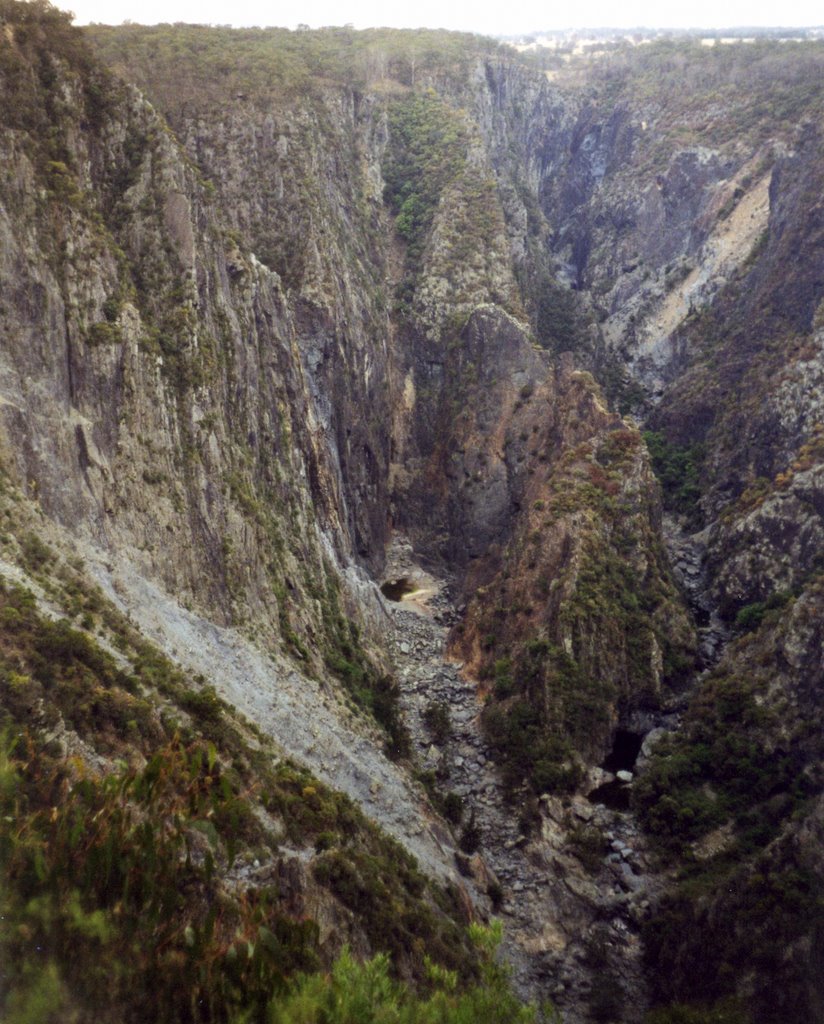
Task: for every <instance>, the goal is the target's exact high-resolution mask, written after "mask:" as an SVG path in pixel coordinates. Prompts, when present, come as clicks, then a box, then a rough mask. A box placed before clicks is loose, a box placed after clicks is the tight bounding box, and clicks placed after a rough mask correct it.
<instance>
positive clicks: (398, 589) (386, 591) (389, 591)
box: [381, 576, 415, 601]
mask: <svg viewBox="0 0 824 1024" xmlns="http://www.w3.org/2000/svg"><path fill="white" fill-rule="evenodd" d="M414 589H415V584H414V583H411V582H410V581H409V580H408V579H407V577H406V576H402V577H401V578H400V579H397V580H387V581H386V583H382V584H381V593H382V594H383V596H384V597H388V598H389V600H390V601H402V600H403V597H404V595H405V594H411V593H412V591H413V590H414Z"/></svg>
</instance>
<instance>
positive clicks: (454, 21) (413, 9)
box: [55, 0, 824, 34]
mask: <svg viewBox="0 0 824 1024" xmlns="http://www.w3.org/2000/svg"><path fill="white" fill-rule="evenodd" d="M55 2H56V3H57V6H59V7H62V8H63V9H65V10H72V11H74V13H75V15H76V17H77V22H78V23H79V24H85V23H87V22H90V21H100V22H104V23H106V24H110V25H119V24H120V23H121V22H122V21H125V20H127V19H128V20H131V21H136V22H140V23H142V24H145V25H153V24H156V23H157V22H164V21H186V22H197V23H204V24H215V25H229V24H231V25H261V26H263V25H283V26H285V27H287V28H294V27H295V26H296V25H297V24H299V23H305V24H307V25H310V26H311V27H312V28H318V27H320V26H322V25H343V24H346V23H347V22H351V23H352V24H353V25H354V26H355V28H368V27H374V26H380V25H387V26H393V27H398V28H418V27H422V26H423V27H427V28H450V29H464V30H471V31H475V32H486V33H491V34H514V33H519V32H530V31H536V30H539V29H546V28H586V27H594V26H603V27H615V28H623V27H626V28H631V27H636V26H646V27H650V28H654V27H666V28H687V27H702V28H724V27H728V26H733V25H761V26H765V25H787V26H810V25H820V24H821V23H822V20H824V18H823V17H822V6H821V0H784V2H783V3H775V2H774V0H772V2H770V3H767V2H764V0H726V2H724V3H719V2H718V0H664V2H661V0H658V2H656V0H624V2H623V3H621V4H615V3H614V0H613V2H608V0H578V2H577V3H563V4H560V3H556V4H548V3H545V2H539V0H516V2H514V3H506V2H505V0H504V2H500V0H498V2H496V3H490V2H487V3H478V0H456V2H453V3H451V4H447V3H445V2H444V0H411V2H409V0H407V2H406V3H404V4H392V5H387V4H386V3H381V2H380V0H273V2H266V0H55Z"/></svg>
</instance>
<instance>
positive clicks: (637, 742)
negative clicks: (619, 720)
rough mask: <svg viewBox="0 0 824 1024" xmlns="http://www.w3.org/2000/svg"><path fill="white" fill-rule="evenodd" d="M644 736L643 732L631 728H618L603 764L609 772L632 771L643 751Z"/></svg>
mask: <svg viewBox="0 0 824 1024" xmlns="http://www.w3.org/2000/svg"><path fill="white" fill-rule="evenodd" d="M643 742H644V737H643V735H642V734H641V733H637V732H630V731H629V729H616V731H615V739H614V740H613V741H612V750H611V751H610V752H609V754H607V757H606V760H605V761H604V763H603V765H602V766H601V767H602V768H603V769H604V771H607V772H621V771H624V772H631V771H632V770H633V768H634V767H635V762H636V761H637V760H638V755H639V754H640V753H641V744H642V743H643Z"/></svg>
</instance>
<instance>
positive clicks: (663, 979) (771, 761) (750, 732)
mask: <svg viewBox="0 0 824 1024" xmlns="http://www.w3.org/2000/svg"><path fill="white" fill-rule="evenodd" d="M821 594H822V581H821V579H820V578H819V579H818V580H817V581H813V582H811V583H810V585H809V587H808V589H807V590H806V593H805V595H804V596H803V597H802V598H798V599H797V600H792V599H785V600H784V601H782V602H778V603H776V604H775V605H774V606H773V607H772V608H771V609H765V611H764V613H763V614H762V615H761V616H760V618H759V626H758V628H757V630H756V631H755V632H749V633H747V634H745V635H743V636H742V637H741V638H740V639H739V640H737V641H736V642H735V645H734V647H733V650H732V652H731V659H730V660H731V662H732V666H733V667H732V668H726V669H720V668H719V669H718V670H716V671H715V672H714V673H713V674H712V675H711V676H710V677H709V678H708V679H707V680H706V681H705V682H704V683H703V685H702V686H701V688H700V689H699V690H698V692H697V693H696V695H695V696H694V698H693V700H692V701H691V704H690V707H689V710H688V712H687V714H686V716H685V720H684V725H683V729H682V730H681V731H679V732H678V733H677V734H674V735H672V736H670V737H668V738H666V739H664V740H662V741H661V742H660V743H659V744H658V746H657V747H656V748H655V753H654V756H653V759H652V763H651V765H650V766H649V767H648V768H647V770H646V771H645V772H644V773H643V774H642V776H641V777H640V779H639V781H638V782H637V783H636V786H635V795H634V800H635V805H636V809H637V811H638V813H639V815H640V818H641V821H642V822H643V824H644V826H645V828H646V829H647V831H648V832H649V834H650V835H651V836H652V837H653V838H654V840H655V842H656V844H657V846H658V848H659V850H660V853H661V856H662V857H663V859H664V860H665V861H666V862H667V863H670V864H673V865H677V866H678V878H677V883H676V885H675V886H674V887H673V888H672V890H671V892H670V893H669V894H668V895H667V897H666V898H665V899H664V901H663V903H662V904H661V906H660V907H659V908H658V910H657V912H656V914H655V915H654V916H653V918H652V919H651V921H650V922H649V925H648V928H647V935H646V939H647V945H646V949H647V952H648V958H649V963H650V967H651V976H652V977H653V978H654V979H655V985H656V989H657V994H658V997H659V998H660V999H662V1000H664V1001H669V1000H681V1001H684V1002H688V1001H691V1000H692V999H693V998H694V996H693V995H692V993H693V992H696V991H700V992H701V994H702V999H704V1000H707V1001H710V1002H711V1001H713V1000H721V1001H724V1000H727V1004H726V1005H728V1008H729V1007H732V1005H733V1003H736V1001H735V996H736V993H740V981H741V976H742V974H744V975H746V976H747V977H748V978H750V982H749V984H750V988H751V994H750V997H749V998H748V999H747V1000H744V1001H741V1002H740V1004H738V1003H736V1005H738V1007H739V1008H738V1010H737V1011H736V1012H737V1014H738V1016H735V1015H733V1017H732V1018H731V1019H733V1020H738V1019H740V1020H742V1021H748V1020H750V1019H752V1020H753V1021H755V1020H758V1021H765V1022H770V1024H772V1022H775V1024H778V1022H780V1021H785V1020H788V1019H790V1020H795V1019H798V1020H801V1019H805V1015H806V1013H807V1012H808V1006H809V1002H808V1000H809V994H808V980H807V971H806V968H805V965H804V958H803V956H800V955H797V954H795V955H792V956H788V955H787V951H788V950H790V949H793V950H795V949H797V948H798V944H799V943H801V944H803V941H804V940H803V938H802V937H803V936H804V935H805V934H806V933H808V932H809V931H810V929H812V930H813V931H814V930H815V929H816V928H817V927H819V926H820V922H821V920H822V915H824V903H822V899H821V892H820V879H819V877H818V874H817V869H816V866H815V857H814V850H813V849H812V848H808V847H806V844H805V843H804V842H802V841H799V839H798V838H797V836H796V837H795V838H794V837H793V830H794V823H795V822H797V821H799V820H801V818H802V817H803V816H804V814H805V813H808V812H809V810H810V808H811V807H812V805H813V802H814V801H815V800H816V799H817V798H819V797H820V793H821V792H822V787H823V785H824V780H822V778H821V769H820V765H821V761H822V757H824V748H823V747H822V743H821V736H820V730H819V729H818V728H817V727H816V725H815V721H814V715H813V713H812V709H811V707H810V706H809V705H808V701H809V699H810V695H809V692H806V693H805V690H804V685H805V684H802V689H801V692H794V689H793V686H792V684H791V683H790V682H789V681H788V680H787V679H786V678H781V677H780V678H781V682H782V683H783V685H778V686H776V681H777V680H776V677H775V676H776V673H775V670H774V666H775V665H776V663H777V659H776V652H777V650H780V648H781V645H782V643H783V642H784V638H785V637H787V636H788V635H790V634H791V632H792V631H793V630H794V629H798V628H799V626H798V623H799V622H801V623H805V624H806V625H805V626H804V628H810V626H811V624H812V623H813V622H814V621H815V617H816V616H818V615H820V601H821ZM811 671H812V672H813V673H814V672H815V669H814V668H812V669H811ZM730 1012H731V1010H730ZM664 1019H666V1018H664ZM674 1019H677V1017H676V1018H674ZM699 1019H700V1018H699ZM709 1019H715V1018H709Z"/></svg>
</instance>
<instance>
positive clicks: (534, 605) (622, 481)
mask: <svg viewBox="0 0 824 1024" xmlns="http://www.w3.org/2000/svg"><path fill="white" fill-rule="evenodd" d="M640 449H641V438H640V436H639V435H638V434H637V433H635V432H634V431H630V430H626V429H624V430H615V431H613V432H612V433H610V434H608V435H607V436H606V438H605V439H604V441H603V442H602V443H598V444H596V443H593V442H585V443H583V444H581V445H579V446H578V447H577V448H575V449H570V450H568V451H567V453H566V454H565V456H564V457H563V458H562V459H561V460H560V462H559V464H558V465H557V466H555V467H553V470H552V485H551V488H550V489H549V491H548V494H549V497H548V499H547V500H544V499H539V500H538V502H536V507H533V524H532V529H531V530H530V532H529V534H528V535H527V536H526V537H523V538H519V539H518V542H517V543H513V544H512V545H511V547H510V551H509V552H508V558H509V562H510V565H512V566H513V567H517V566H520V567H521V570H520V572H518V571H516V569H515V568H513V569H512V570H511V576H509V578H507V579H504V580H502V581H501V584H500V587H499V589H497V590H496V592H495V594H494V597H493V595H492V594H485V595H484V606H483V607H484V611H483V613H482V615H481V617H480V619H479V629H480V631H481V632H482V633H483V634H485V637H484V640H483V648H484V661H483V664H482V667H481V675H482V676H483V677H484V678H485V679H487V680H488V681H489V685H490V693H489V695H488V698H487V706H486V709H485V711H484V723H485V726H486V729H487V733H488V735H489V738H490V741H491V742H492V744H493V745H494V747H495V748H496V750H497V751H498V754H499V756H500V758H501V761H502V764H503V771H504V777H505V780H506V781H507V784H508V786H509V787H510V789H511V790H512V791H513V792H514V791H517V790H519V789H520V788H521V787H523V786H526V787H528V788H529V789H530V790H532V791H533V792H536V793H541V792H547V791H548V792H553V791H565V790H570V789H574V788H575V787H576V785H578V783H579V782H580V781H581V772H582V765H583V761H582V754H583V755H584V757H586V756H588V757H595V758H599V759H600V757H602V756H603V754H605V753H606V746H607V743H608V739H609V736H610V734H611V728H612V722H611V719H610V709H611V708H612V707H614V706H615V705H616V704H618V705H619V706H620V707H621V708H622V710H623V711H624V713H627V712H628V711H629V710H630V708H631V705H633V702H634V705H633V706H635V707H640V706H646V707H650V708H651V707H655V706H656V702H657V701H658V700H659V699H660V687H661V682H662V679H661V678H656V677H655V674H654V673H655V669H654V664H655V661H654V654H653V652H654V651H656V650H657V651H659V652H660V657H661V669H660V671H661V676H662V677H663V681H664V682H665V683H666V684H668V685H670V686H675V687H677V686H679V685H680V684H681V683H682V679H683V676H684V675H685V673H686V672H687V671H688V670H689V668H690V665H691V653H692V652H691V639H690V636H689V632H688V631H687V630H686V629H684V626H685V622H684V620H683V619H682V618H681V617H680V616H679V612H678V606H677V603H676V599H675V592H674V589H673V586H672V583H671V581H670V580H669V576H668V571H667V568H666V565H665V562H664V557H663V553H662V552H661V551H660V550H656V548H655V547H652V551H654V552H655V560H654V561H653V560H652V559H649V560H647V561H646V563H645V571H644V572H642V573H639V571H638V569H637V564H638V563H637V559H638V552H639V551H641V550H645V551H646V550H650V549H649V548H648V547H647V544H648V542H649V531H650V524H649V521H648V519H647V518H646V517H645V516H644V515H639V514H638V513H639V511H640V509H639V507H638V504H637V502H638V496H637V494H636V493H635V492H633V491H632V490H631V489H630V486H629V484H628V481H629V479H630V476H629V470H630V467H631V466H632V463H633V460H634V459H635V458H637V457H638V455H639V453H640ZM571 517H576V521H577V522H578V523H579V524H580V523H582V522H583V523H585V524H586V528H585V529H581V533H580V541H579V548H578V552H577V557H576V558H575V559H574V560H573V559H570V560H569V562H568V563H566V564H562V565H560V566H559V565H557V564H555V562H554V561H553V558H557V555H553V552H552V548H550V547H547V548H545V549H542V547H541V541H542V539H543V532H544V531H546V530H547V529H548V528H550V527H554V528H555V529H558V528H559V527H560V528H561V529H562V528H563V525H564V524H565V523H568V522H569V520H570V518H571ZM563 536H564V534H563V532H561V533H560V537H563ZM556 543H557V542H556ZM544 560H545V561H544ZM553 577H554V578H553ZM525 579H528V580H529V581H530V584H531V585H530V587H529V588H528V589H527V588H525V587H524V585H523V583H524V580H525ZM513 620H514V621H515V622H517V623H518V626H517V629H516V628H513ZM524 622H526V623H528V629H525V628H524V626H523V623H524ZM630 691H631V692H632V693H633V697H632V698H631V700H630V698H629V696H628V695H629V693H630Z"/></svg>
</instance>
